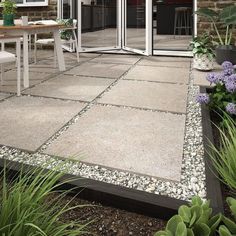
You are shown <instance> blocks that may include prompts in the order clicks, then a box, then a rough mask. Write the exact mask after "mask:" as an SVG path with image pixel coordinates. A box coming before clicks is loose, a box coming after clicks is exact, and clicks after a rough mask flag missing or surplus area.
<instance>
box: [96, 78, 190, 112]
mask: <svg viewBox="0 0 236 236" xmlns="http://www.w3.org/2000/svg"><path fill="white" fill-rule="evenodd" d="M186 101H187V86H186V85H176V84H164V83H153V82H146V81H132V80H120V81H119V82H118V83H117V84H116V85H115V86H114V87H112V89H111V90H110V91H108V92H107V93H105V94H104V96H103V97H102V98H101V99H99V100H98V102H99V103H106V104H114V105H125V106H133V107H140V108H149V109H157V110H162V111H171V112H177V113H185V112H186Z"/></svg>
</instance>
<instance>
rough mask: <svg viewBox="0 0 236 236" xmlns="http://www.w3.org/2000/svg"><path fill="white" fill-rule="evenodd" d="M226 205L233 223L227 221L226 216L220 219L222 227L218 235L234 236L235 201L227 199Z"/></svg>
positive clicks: (235, 229)
mask: <svg viewBox="0 0 236 236" xmlns="http://www.w3.org/2000/svg"><path fill="white" fill-rule="evenodd" d="M226 202H227V204H228V205H229V208H230V210H231V213H232V216H233V218H234V221H233V220H231V219H229V218H228V217H226V216H223V217H222V221H223V223H224V225H221V226H220V227H219V235H220V236H235V235H236V222H235V221H236V199H234V198H232V197H228V198H227V199H226Z"/></svg>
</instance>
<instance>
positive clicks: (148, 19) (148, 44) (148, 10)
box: [122, 0, 152, 56]
mask: <svg viewBox="0 0 236 236" xmlns="http://www.w3.org/2000/svg"><path fill="white" fill-rule="evenodd" d="M122 10H123V14H122V15H123V16H122V17H123V19H124V21H123V22H124V27H123V28H122V30H123V39H124V43H123V45H122V48H123V49H124V50H125V51H129V52H134V53H137V54H142V55H146V56H150V55H152V0H145V50H142V49H136V48H131V47H127V46H126V43H127V0H124V7H123V8H122Z"/></svg>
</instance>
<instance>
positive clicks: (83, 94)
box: [25, 75, 114, 101]
mask: <svg viewBox="0 0 236 236" xmlns="http://www.w3.org/2000/svg"><path fill="white" fill-rule="evenodd" d="M113 81H114V80H113V79H103V78H95V77H82V76H71V75H60V76H58V77H55V78H54V79H50V80H48V81H46V82H44V83H42V84H39V85H38V86H35V87H33V88H31V89H28V90H26V92H25V93H27V94H31V95H40V96H46V97H55V98H64V99H73V100H82V101H92V100H93V99H94V98H96V97H97V96H98V95H99V94H100V93H101V92H102V91H103V90H105V89H106V88H107V87H108V86H109V85H110V84H111V83H112V82H113Z"/></svg>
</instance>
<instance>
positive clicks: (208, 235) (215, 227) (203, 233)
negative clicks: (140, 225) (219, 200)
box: [154, 196, 236, 236]
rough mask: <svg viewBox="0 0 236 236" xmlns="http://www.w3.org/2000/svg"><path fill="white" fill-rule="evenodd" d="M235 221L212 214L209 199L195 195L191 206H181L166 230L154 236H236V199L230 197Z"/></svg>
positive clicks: (229, 203)
mask: <svg viewBox="0 0 236 236" xmlns="http://www.w3.org/2000/svg"><path fill="white" fill-rule="evenodd" d="M226 201H227V203H228V205H229V207H230V210H231V213H232V216H233V218H234V221H233V220H231V219H229V218H228V217H226V216H224V215H222V214H217V215H215V216H212V209H211V208H210V207H209V201H206V202H203V201H202V200H201V199H200V198H199V197H197V196H196V197H194V198H193V199H192V202H191V203H190V206H185V205H183V206H181V207H180V208H179V210H178V215H175V216H173V217H172V218H171V219H170V220H169V221H168V223H167V225H166V228H165V230H162V231H159V232H157V233H156V234H155V235H154V236H216V235H219V236H236V199H234V198H231V197H228V198H227V200H226Z"/></svg>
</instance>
